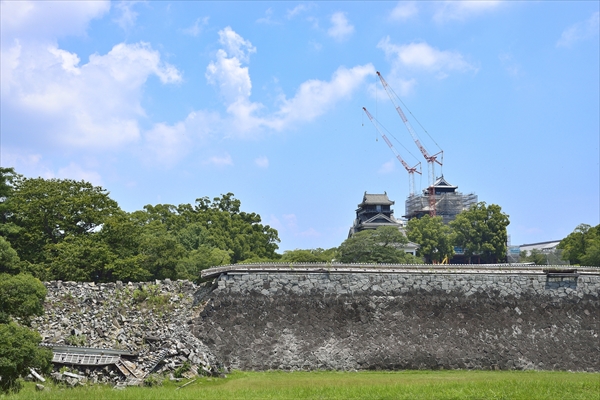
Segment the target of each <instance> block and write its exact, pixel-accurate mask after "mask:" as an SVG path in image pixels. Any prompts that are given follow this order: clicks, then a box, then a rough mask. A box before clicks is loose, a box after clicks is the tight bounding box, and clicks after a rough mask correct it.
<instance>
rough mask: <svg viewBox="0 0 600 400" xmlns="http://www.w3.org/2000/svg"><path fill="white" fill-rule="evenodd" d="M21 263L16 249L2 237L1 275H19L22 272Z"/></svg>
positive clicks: (0, 240) (0, 249)
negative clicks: (4, 273)
mask: <svg viewBox="0 0 600 400" xmlns="http://www.w3.org/2000/svg"><path fill="white" fill-rule="evenodd" d="M20 261H21V260H20V259H19V255H18V254H17V252H16V251H15V249H13V248H12V246H11V245H10V243H9V242H7V241H6V239H4V237H2V236H0V273H3V272H7V273H10V274H16V273H18V272H19V270H20V267H19V264H20Z"/></svg>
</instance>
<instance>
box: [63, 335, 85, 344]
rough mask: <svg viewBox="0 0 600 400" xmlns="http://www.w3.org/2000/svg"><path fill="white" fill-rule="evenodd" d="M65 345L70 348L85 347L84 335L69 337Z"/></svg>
mask: <svg viewBox="0 0 600 400" xmlns="http://www.w3.org/2000/svg"><path fill="white" fill-rule="evenodd" d="M65 343H66V344H68V345H71V346H85V345H86V343H87V336H86V335H69V336H67V338H66V339H65Z"/></svg>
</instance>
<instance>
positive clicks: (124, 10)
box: [115, 0, 145, 31]
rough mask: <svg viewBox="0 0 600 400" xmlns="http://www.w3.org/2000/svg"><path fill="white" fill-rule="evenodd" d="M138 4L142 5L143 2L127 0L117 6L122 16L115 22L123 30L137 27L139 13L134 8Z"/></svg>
mask: <svg viewBox="0 0 600 400" xmlns="http://www.w3.org/2000/svg"><path fill="white" fill-rule="evenodd" d="M137 3H142V1H134V0H127V1H121V2H119V3H118V4H117V6H116V8H117V9H118V10H119V11H120V12H121V15H119V17H118V18H116V19H115V22H116V23H117V25H119V26H120V27H121V29H123V30H125V31H127V30H129V29H131V28H133V27H134V26H135V22H136V21H137V17H138V13H137V12H135V11H134V10H133V7H134V6H135V5H136V4H137ZM143 3H145V2H143Z"/></svg>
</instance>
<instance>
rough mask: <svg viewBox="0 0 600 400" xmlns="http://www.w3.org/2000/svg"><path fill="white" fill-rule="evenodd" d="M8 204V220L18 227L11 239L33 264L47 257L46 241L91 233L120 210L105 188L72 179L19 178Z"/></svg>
mask: <svg viewBox="0 0 600 400" xmlns="http://www.w3.org/2000/svg"><path fill="white" fill-rule="evenodd" d="M5 206H6V208H7V209H8V214H9V216H8V218H7V219H8V222H10V223H13V224H14V225H16V226H17V227H19V231H18V232H17V233H13V234H11V235H9V236H8V239H9V241H10V242H11V244H12V246H13V248H14V249H15V250H16V251H17V253H18V254H19V257H21V259H22V260H26V261H29V262H31V263H34V264H35V263H43V262H45V261H46V256H47V253H46V246H47V245H50V244H57V243H60V242H61V241H62V240H63V239H64V238H65V237H68V236H80V235H86V234H91V233H93V232H94V231H95V230H97V229H99V228H100V227H101V225H102V224H103V223H104V221H105V220H106V218H107V217H109V216H110V215H113V214H115V213H118V212H119V211H120V209H119V206H118V205H117V203H116V202H115V201H114V200H112V199H111V198H110V197H109V196H108V192H107V191H106V190H104V189H102V188H101V187H98V186H93V185H92V184H90V183H88V182H84V181H80V182H78V181H74V180H70V179H63V180H61V179H48V180H46V179H42V178H35V179H27V178H18V179H16V180H15V181H14V191H13V192H12V193H11V195H10V197H9V198H8V199H7V201H6V202H5Z"/></svg>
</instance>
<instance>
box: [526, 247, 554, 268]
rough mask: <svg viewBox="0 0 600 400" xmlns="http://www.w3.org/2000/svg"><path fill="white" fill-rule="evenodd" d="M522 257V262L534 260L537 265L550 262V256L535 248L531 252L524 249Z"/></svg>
mask: <svg viewBox="0 0 600 400" xmlns="http://www.w3.org/2000/svg"><path fill="white" fill-rule="evenodd" d="M520 258H521V262H530V263H531V262H532V263H534V264H535V265H546V264H548V258H547V257H546V255H545V254H544V253H542V252H541V251H540V250H538V249H533V250H531V251H530V252H529V253H528V252H527V251H522V252H521V255H520Z"/></svg>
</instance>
